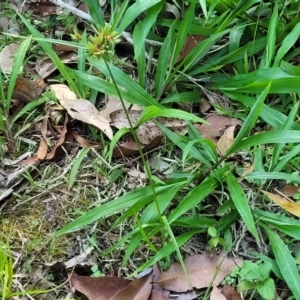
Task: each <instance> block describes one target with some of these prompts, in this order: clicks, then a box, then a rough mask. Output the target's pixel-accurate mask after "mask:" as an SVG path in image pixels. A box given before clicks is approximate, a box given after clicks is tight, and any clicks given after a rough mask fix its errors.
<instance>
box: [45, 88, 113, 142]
mask: <svg viewBox="0 0 300 300" xmlns="http://www.w3.org/2000/svg"><path fill="white" fill-rule="evenodd" d="M51 90H52V91H53V92H54V94H55V96H56V98H57V99H58V100H59V102H60V104H61V105H62V106H63V107H64V108H65V109H66V110H67V111H68V113H69V115H70V116H71V117H72V118H73V119H76V120H80V121H82V122H84V123H87V124H91V125H93V126H95V127H97V128H98V129H100V130H101V131H103V132H104V133H105V134H106V135H107V136H108V138H109V139H112V138H113V131H112V129H111V127H110V124H109V121H108V120H107V119H105V118H104V117H103V116H101V114H100V112H99V111H98V110H97V109H96V107H95V106H94V105H93V104H92V103H91V102H90V101H88V100H85V99H76V95H75V93H73V92H72V91H71V90H70V89H69V87H67V86H66V85H64V84H53V85H51Z"/></svg>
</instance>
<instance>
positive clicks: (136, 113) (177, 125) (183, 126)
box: [110, 110, 187, 145]
mask: <svg viewBox="0 0 300 300" xmlns="http://www.w3.org/2000/svg"><path fill="white" fill-rule="evenodd" d="M141 114H142V111H140V110H129V111H128V115H129V118H130V121H131V123H132V125H133V126H134V125H135V124H136V123H137V121H138V120H139V119H140V116H141ZM110 118H111V120H112V126H114V127H116V128H118V129H120V128H124V127H127V128H129V123H128V120H127V118H126V114H125V112H124V111H123V110H118V111H115V112H113V113H111V115H110ZM157 121H159V122H161V123H162V124H164V126H166V127H168V128H171V129H173V130H174V131H175V132H176V133H179V134H182V135H185V134H186V132H187V122H185V121H183V120H180V119H175V118H164V117H159V118H157ZM136 134H137V137H138V140H139V142H140V143H141V144H143V145H148V144H149V143H151V142H152V141H153V140H154V139H155V138H157V137H163V136H164V134H163V133H162V131H161V130H160V129H159V127H158V126H157V125H156V124H155V122H154V121H153V120H149V121H147V122H145V123H143V124H142V125H140V126H139V127H138V128H137V130H136Z"/></svg>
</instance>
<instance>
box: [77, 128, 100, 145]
mask: <svg viewBox="0 0 300 300" xmlns="http://www.w3.org/2000/svg"><path fill="white" fill-rule="evenodd" d="M73 136H74V138H75V140H76V142H77V143H78V144H79V145H80V146H81V147H93V148H96V149H102V145H101V144H99V143H95V142H92V141H89V140H87V139H85V138H84V137H82V136H80V135H79V134H78V133H77V132H76V131H74V132H73Z"/></svg>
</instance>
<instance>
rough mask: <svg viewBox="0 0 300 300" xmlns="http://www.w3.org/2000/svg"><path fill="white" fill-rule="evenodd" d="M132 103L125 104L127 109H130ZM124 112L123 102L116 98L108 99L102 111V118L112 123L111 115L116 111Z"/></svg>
mask: <svg viewBox="0 0 300 300" xmlns="http://www.w3.org/2000/svg"><path fill="white" fill-rule="evenodd" d="M130 106H131V103H129V102H125V107H126V108H129V107H130ZM118 110H122V103H121V100H120V99H118V98H115V97H108V101H107V103H106V105H105V107H104V108H103V109H101V110H100V114H101V116H103V117H104V118H105V119H107V120H108V121H110V122H111V119H110V114H111V113H113V112H114V111H118Z"/></svg>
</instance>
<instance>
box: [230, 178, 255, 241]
mask: <svg viewBox="0 0 300 300" xmlns="http://www.w3.org/2000/svg"><path fill="white" fill-rule="evenodd" d="M226 180H227V188H228V190H229V193H230V197H231V199H232V201H233V203H234V206H235V208H236V209H237V211H238V212H239V214H240V216H241V217H242V219H243V221H244V222H245V225H246V226H247V228H248V230H249V231H250V232H251V234H252V235H253V236H254V237H255V239H256V241H259V237H258V233H257V230H256V227H255V222H254V219H253V216H252V213H251V209H250V206H249V203H248V199H247V197H246V195H245V193H244V191H243V189H242V187H241V186H240V184H239V183H238V182H237V180H236V178H235V177H234V175H233V174H231V173H228V175H227V178H226Z"/></svg>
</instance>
